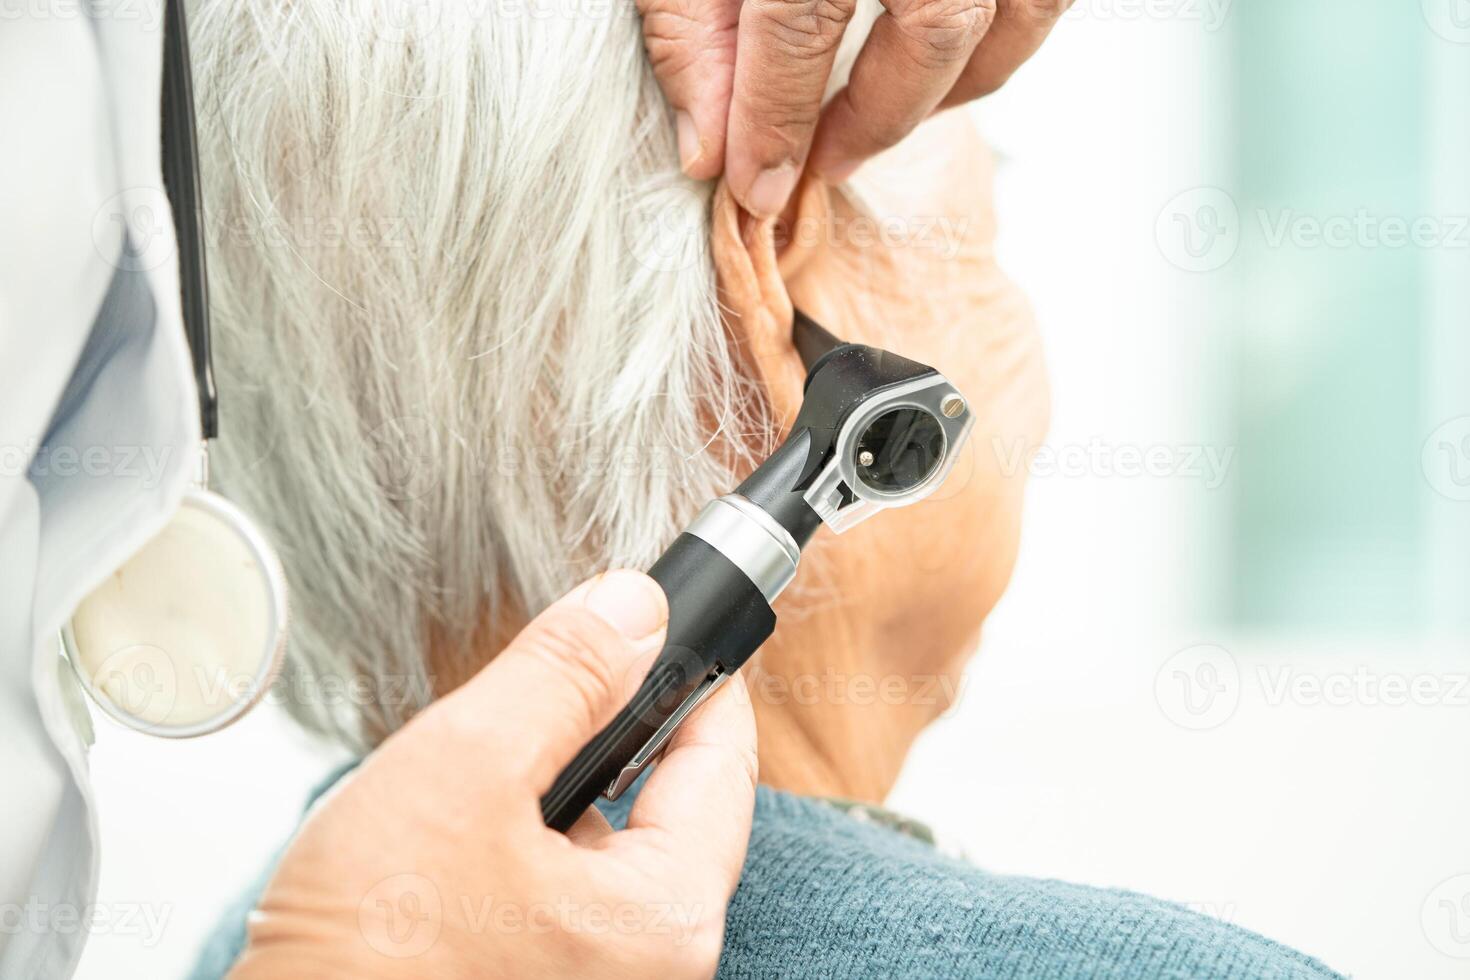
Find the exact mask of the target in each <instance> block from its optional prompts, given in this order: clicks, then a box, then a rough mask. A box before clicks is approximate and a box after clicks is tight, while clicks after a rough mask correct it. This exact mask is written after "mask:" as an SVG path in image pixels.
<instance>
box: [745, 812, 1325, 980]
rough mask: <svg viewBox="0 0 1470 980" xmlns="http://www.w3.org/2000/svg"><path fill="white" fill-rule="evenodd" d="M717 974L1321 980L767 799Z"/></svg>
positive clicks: (1217, 924) (1292, 954)
mask: <svg viewBox="0 0 1470 980" xmlns="http://www.w3.org/2000/svg"><path fill="white" fill-rule="evenodd" d="M726 930H727V931H726V937H725V951H724V954H723V956H722V958H721V960H720V976H721V977H731V978H739V977H765V976H777V975H780V976H791V975H796V976H813V977H815V976H844V977H849V976H852V977H856V976H884V977H969V976H984V977H1047V978H1083V977H1087V978H1109V977H1116V978H1124V977H1126V978H1130V980H1152V978H1218V980H1233V978H1237V977H1238V978H1242V980H1244V978H1253V980H1254V978H1318V977H1335V976H1337V974H1335V973H1334V972H1333V971H1331V970H1329V969H1327V968H1326V967H1325V966H1323V965H1322V964H1320V963H1318V962H1316V961H1315V960H1312V959H1310V958H1309V957H1306V956H1304V955H1302V954H1300V953H1298V952H1296V951H1295V950H1292V949H1289V948H1288V947H1285V946H1282V945H1280V944H1279V943H1275V942H1272V941H1271V940H1269V939H1266V938H1264V937H1262V936H1258V935H1256V934H1254V933H1251V932H1247V931H1246V930H1243V929H1240V928H1237V927H1235V926H1231V925H1229V924H1227V923H1224V922H1221V921H1219V920H1216V919H1211V918H1208V917H1206V916H1203V915H1199V914H1197V913H1194V912H1191V911H1189V910H1188V909H1186V908H1184V907H1183V906H1179V905H1174V904H1171V903H1168V902H1162V901H1158V900H1156V899H1152V898H1148V897H1147V896H1144V895H1138V894H1135V893H1132V892H1125V891H1118V890H1111V889H1097V888H1088V887H1085V886H1081V885H1073V884H1068V883H1065V882H1061V881H1052V880H1044V879H1034V878H1020V877H1013V876H1008V875H996V874H989V873H987V872H985V871H982V870H981V869H979V868H976V867H974V866H972V865H969V864H966V863H964V862H962V861H958V860H955V859H953V858H950V857H947V856H945V855H943V854H941V853H939V852H938V851H936V850H935V849H934V848H932V847H930V846H928V845H927V844H925V843H923V842H921V841H919V840H916V839H914V838H912V837H910V836H907V835H904V834H900V833H897V832H895V831H893V830H891V829H888V828H887V827H882V826H877V825H874V824H871V823H865V822H860V821H858V820H854V819H852V818H851V817H850V816H848V815H846V814H844V813H843V812H841V811H839V810H837V809H835V808H833V807H831V806H827V805H825V804H823V803H821V802H819V801H816V800H810V799H806V798H801V797H795V796H790V795H788V794H784V793H779V792H774V791H770V790H767V789H765V788H764V787H763V788H762V789H761V790H760V794H759V796H758V798H757V804H756V818H755V826H754V830H753V832H752V836H751V843H750V851H749V856H748V858H747V860H746V866H745V872H744V875H743V876H742V878H741V881H740V886H739V888H738V890H737V891H736V893H735V897H734V899H733V901H732V902H731V906H730V911H729V916H728V919H727V925H726Z"/></svg>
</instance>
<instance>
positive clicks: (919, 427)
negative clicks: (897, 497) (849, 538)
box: [854, 407, 944, 493]
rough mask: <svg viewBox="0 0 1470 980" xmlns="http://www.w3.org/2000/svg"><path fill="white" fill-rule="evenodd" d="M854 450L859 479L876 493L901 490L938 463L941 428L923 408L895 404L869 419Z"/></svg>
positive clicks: (919, 480)
mask: <svg viewBox="0 0 1470 980" xmlns="http://www.w3.org/2000/svg"><path fill="white" fill-rule="evenodd" d="M855 453H856V457H855V460H854V462H855V463H856V468H857V476H858V479H859V480H861V481H862V482H863V483H864V484H866V485H867V486H869V487H871V488H872V489H874V490H877V491H878V492H879V493H903V492H905V491H907V490H912V489H913V488H914V487H916V486H918V485H919V484H921V483H923V482H924V480H926V479H927V478H928V477H929V474H930V473H933V472H934V470H935V468H936V467H938V466H939V461H940V459H942V458H943V456H944V430H943V429H942V428H940V426H939V420H938V419H936V418H935V417H934V416H933V415H931V414H930V413H929V412H926V411H925V410H924V409H922V408H913V407H908V408H895V409H894V410H893V411H891V412H884V413H883V414H882V415H880V416H878V417H877V418H876V419H874V420H873V421H872V422H870V423H868V428H867V429H866V430H865V431H864V432H863V434H862V435H861V436H860V437H859V438H858V444H857V449H856V450H855Z"/></svg>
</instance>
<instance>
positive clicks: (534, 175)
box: [191, 0, 858, 749]
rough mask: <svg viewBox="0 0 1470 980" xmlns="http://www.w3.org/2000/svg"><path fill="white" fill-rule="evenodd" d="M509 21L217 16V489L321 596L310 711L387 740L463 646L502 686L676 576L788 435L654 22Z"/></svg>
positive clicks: (307, 590) (614, 18)
mask: <svg viewBox="0 0 1470 980" xmlns="http://www.w3.org/2000/svg"><path fill="white" fill-rule="evenodd" d="M483 4H484V5H483V6H478V7H477V6H476V3H475V0H459V2H451V0H445V2H434V3H429V4H423V3H418V4H408V5H405V4H403V3H392V2H385V3H382V4H376V3H371V2H351V0H348V2H343V3H338V2H331V3H302V2H299V0H243V2H242V0H201V2H199V3H198V4H197V5H196V6H197V9H196V11H195V13H194V16H193V18H192V23H191V37H192V46H193V55H194V63H195V68H194V74H195V84H196V93H197V94H196V98H197V102H198V113H199V127H200V138H201V157H202V160H201V166H202V170H203V178H204V184H205V188H206V196H205V212H206V216H207V225H208V228H209V234H210V246H211V248H210V254H209V269H210V289H211V305H212V310H213V316H214V326H215V336H216V342H215V358H214V363H215V367H216V370H217V372H218V381H219V389H220V419H221V430H222V431H221V438H220V440H219V442H218V446H217V449H216V452H215V458H216V461H217V462H216V464H215V473H216V476H217V482H218V484H219V485H220V487H221V489H222V490H223V491H224V492H225V493H226V494H227V495H229V496H230V497H232V498H233V499H235V500H237V501H238V502H240V503H241V504H242V506H244V507H246V508H247V509H248V510H249V511H251V512H252V513H253V514H255V515H256V516H257V518H258V519H260V520H262V522H263V523H264V524H265V525H266V527H267V528H268V529H269V531H270V532H271V535H272V537H273V539H274V541H275V543H276V546H277V548H278V549H279V551H280V554H281V559H282V562H283V564H284V566H285V569H286V572H287V576H288V579H289V581H290V586H291V595H292V600H291V601H292V610H291V612H292V631H291V639H290V654H289V657H288V666H287V675H286V677H285V682H286V684H287V691H288V694H289V695H290V696H289V697H288V704H289V705H290V706H291V707H292V709H293V712H294V713H295V714H296V715H297V717H298V718H300V719H301V720H302V721H303V723H305V724H306V725H307V726H308V727H310V728H313V729H315V730H318V731H322V732H326V733H329V734H331V735H333V736H335V737H336V738H338V739H340V740H342V741H344V742H345V743H347V744H348V745H350V746H352V747H354V748H357V749H365V748H369V747H371V746H372V745H375V744H376V743H378V742H379V741H381V740H382V739H383V738H385V737H386V736H387V735H388V734H389V733H391V732H392V731H393V730H394V729H396V728H397V727H399V726H400V725H401V724H402V723H403V722H404V721H405V720H406V719H407V718H408V717H409V716H411V715H412V714H413V713H414V712H415V711H416V710H418V709H420V708H422V707H423V706H424V704H426V703H427V702H428V700H430V698H431V697H432V694H433V690H432V685H431V683H430V680H431V679H430V678H429V676H428V667H427V666H426V663H425V653H426V651H427V650H428V648H429V645H430V642H431V640H432V642H433V645H434V649H435V651H436V654H438V653H441V652H443V651H448V655H449V656H450V658H451V662H452V663H454V664H456V665H458V668H461V669H462V668H467V667H470V666H472V665H473V664H475V663H478V662H479V661H480V660H481V659H483V656H482V655H479V656H477V655H476V653H475V651H474V649H473V643H474V642H475V640H476V638H477V637H483V635H484V633H483V630H484V628H485V627H486V626H487V625H488V624H497V623H506V622H510V623H514V622H516V621H518V619H519V618H521V617H523V616H526V615H530V614H534V613H535V612H536V611H538V610H539V609H541V608H543V607H544V606H545V605H546V604H548V603H549V602H551V601H552V600H553V599H554V598H555V597H557V596H558V595H560V594H562V593H563V592H565V591H566V590H567V589H568V588H570V587H571V586H572V585H573V584H575V583H576V582H577V581H579V580H581V579H582V578H585V577H586V576H587V575H589V574H591V573H592V572H594V571H596V570H599V569H602V568H605V567H610V566H621V565H628V566H633V567H646V566H647V565H648V564H649V563H650V562H651V561H652V560H653V559H654V558H655V557H656V556H657V554H658V552H659V551H660V550H661V548H662V547H664V546H665V545H667V543H668V541H669V540H670V539H671V538H672V537H673V536H674V534H675V533H677V531H678V529H679V528H680V527H681V526H682V525H683V524H684V523H685V522H687V521H688V519H689V518H690V517H692V515H693V513H694V512H695V511H696V510H697V509H698V507H699V506H700V505H701V503H702V502H703V501H705V500H707V499H709V498H710V497H712V496H716V495H718V494H719V493H722V492H725V491H726V490H728V489H729V488H730V487H731V486H732V485H733V483H734V480H735V476H736V475H737V474H738V473H741V472H743V471H744V470H746V469H748V467H749V465H750V462H751V454H753V453H756V452H760V451H762V450H764V449H765V448H767V447H768V441H769V439H770V437H771V425H770V420H769V419H768V418H767V413H766V408H765V404H764V400H763V397H762V395H761V393H760V392H759V391H758V390H757V389H756V388H755V386H754V385H753V384H752V383H751V382H750V380H749V378H748V377H747V374H746V372H745V369H744V367H743V366H742V364H741V362H740V360H739V356H738V352H737V351H735V350H734V349H733V348H732V344H731V342H730V339H729V338H728V337H727V335H726V333H725V331H724V328H723V326H722V322H721V317H720V313H719V309H718V305H717V299H716V293H715V280H714V272H713V268H712V265H711V261H710V256H709V254H708V252H709V214H708V211H709V202H710V190H711V188H710V185H707V184H699V183H695V182H692V181H689V180H687V179H685V178H684V177H682V176H681V175H680V174H679V170H678V153H677V147H676V143H675V137H674V131H673V125H672V118H671V114H670V111H669V109H668V106H667V104H666V103H665V101H664V100H663V97H662V95H661V94H660V92H659V89H658V86H657V84H656V82H655V80H654V77H653V74H652V71H651V69H650V67H649V64H648V61H647V58H646V56H645V54H644V48H643V44H642V39H641V35H640V26H639V22H638V19H637V17H636V15H635V14H634V13H633V12H632V6H631V4H630V3H626V2H622V0H617V2H614V0H556V2H553V3H550V4H548V3H546V2H545V0H542V2H540V3H539V4H538V3H536V2H534V0H526V2H523V3H519V5H518V6H513V5H511V3H510V2H509V0H500V2H499V3H498V4H496V5H493V9H492V4H491V0H483ZM553 8H554V9H553ZM394 11H396V12H397V14H398V15H400V17H399V19H398V20H394V19H393V17H392V14H393V12H394ZM548 11H550V13H549V14H548V13H547V12H548ZM403 15H407V16H406V19H404V16H403ZM853 33H858V32H853ZM437 662H440V661H437V659H436V663H437ZM334 679H335V680H336V681H337V682H338V684H337V686H336V688H335V694H334V687H333V680H334ZM343 679H347V680H355V681H356V683H363V682H365V683H366V684H367V685H368V686H367V689H366V692H365V694H362V692H360V694H362V696H352V694H351V689H350V688H348V689H343V688H342V686H341V683H340V682H341V681H342V680H343ZM358 679H360V680H358ZM390 684H391V685H392V686H391V687H389V686H388V685H390Z"/></svg>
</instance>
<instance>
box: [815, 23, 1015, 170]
mask: <svg viewBox="0 0 1470 980" xmlns="http://www.w3.org/2000/svg"><path fill="white" fill-rule="evenodd" d="M995 2H996V0H888V2H887V4H886V6H887V7H888V12H887V13H885V14H882V15H881V16H879V18H878V19H877V20H876V21H874V22H873V30H872V33H870V34H869V35H868V40H867V43H865V44H864V45H863V49H862V51H860V52H858V57H857V61H855V62H854V63H853V66H852V77H851V78H850V79H849V80H848V83H847V87H846V88H844V89H843V90H842V91H841V92H838V93H837V95H836V97H835V98H833V99H832V102H831V104H829V105H828V106H827V108H826V110H825V111H824V112H823V113H822V125H821V128H820V130H819V131H818V133H817V141H816V145H815V146H814V147H813V148H812V160H811V164H812V169H813V170H815V171H816V172H817V175H818V176H820V177H821V178H822V179H823V180H824V181H826V182H827V183H829V184H838V183H841V182H842V181H844V180H846V179H847V177H848V176H849V175H850V174H851V173H852V172H853V171H854V170H856V169H857V167H858V165H859V164H860V163H862V162H863V161H864V160H866V159H867V158H868V157H870V156H872V155H873V154H875V153H877V152H879V151H880V150H886V149H887V148H888V147H890V146H893V145H894V144H895V143H897V142H898V141H899V140H901V139H903V138H904V137H905V136H907V135H908V134H909V133H910V132H911V131H912V130H913V128H914V127H915V126H917V125H918V124H919V123H921V122H923V121H924V119H925V118H927V117H928V115H929V114H930V113H932V112H933V111H934V109H935V107H936V106H938V105H939V101H940V99H942V98H944V96H945V94H946V93H948V92H949V91H950V89H951V88H953V86H954V83H955V80H956V79H957V78H959V76H960V72H961V71H963V70H964V68H965V65H966V63H967V62H968V61H969V59H970V55H971V54H972V53H973V52H974V51H975V46H976V45H977V44H979V43H981V41H980V39H981V38H982V37H984V36H985V31H986V29H987V28H988V27H989V26H990V22H991V17H992V15H993V14H994V12H995Z"/></svg>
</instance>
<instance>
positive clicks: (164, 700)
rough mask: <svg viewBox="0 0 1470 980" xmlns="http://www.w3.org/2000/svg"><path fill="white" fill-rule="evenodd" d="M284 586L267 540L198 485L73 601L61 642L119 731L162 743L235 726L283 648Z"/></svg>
mask: <svg viewBox="0 0 1470 980" xmlns="http://www.w3.org/2000/svg"><path fill="white" fill-rule="evenodd" d="M287 624H288V612H287V604H286V580H285V576H284V574H283V573H282V571H281V564H280V561H279V560H278V559H277V557H276V554H275V551H274V550H273V549H272V548H271V546H270V543H269V542H268V541H267V540H266V538H265V536H264V535H263V534H262V533H261V532H260V530H259V529H258V528H257V527H256V526H255V524H254V523H253V522H252V521H251V520H250V519H249V518H248V517H247V516H246V515H245V514H244V513H243V512H242V511H241V510H240V509H239V508H237V507H236V506H235V505H234V504H232V503H230V502H229V501H228V500H226V499H225V498H223V497H221V496H220V495H218V494H216V493H213V492H211V491H210V490H208V489H207V488H206V487H205V486H204V484H203V481H201V482H200V483H197V484H195V485H194V486H192V487H190V488H189V489H188V490H186V491H185V492H184V497H183V499H182V501H181V502H180V505H179V509H178V511H177V512H176V513H175V514H174V515H173V517H172V518H171V519H170V520H169V522H168V523H167V524H166V525H164V527H163V529H162V530H161V531H159V533H158V534H157V535H155V536H154V537H153V538H152V539H151V540H150V541H149V542H148V543H147V544H145V545H144V546H143V547H142V549H141V550H139V551H138V552H137V553H136V554H134V555H133V556H132V557H131V558H129V559H128V560H127V562H125V563H124V564H123V565H122V566H121V567H120V568H118V569H117V570H116V571H115V572H113V573H112V574H111V575H110V576H108V578H107V579H106V580H105V581H103V582H102V584H101V585H99V586H98V587H97V588H96V589H95V590H93V592H92V593H91V594H90V595H89V596H87V597H86V598H85V599H84V600H82V602H81V604H80V605H79V606H78V607H77V609H76V611H75V612H74V613H73V614H72V618H71V620H70V621H69V622H68V623H67V624H66V626H64V627H63V628H62V634H61V635H62V644H63V646H64V647H65V650H66V654H67V659H68V660H70V661H71V664H72V667H73V668H74V669H75V671H76V674H77V677H78V678H79V679H80V681H81V684H82V687H83V689H84V690H86V692H87V693H88V694H89V695H90V696H91V698H92V700H93V701H94V702H96V704H97V706H98V707H99V708H100V709H101V710H102V711H103V712H104V713H105V714H106V715H108V716H109V717H111V718H112V719H113V720H115V721H117V722H118V723H120V724H122V725H125V726H127V727H128V728H132V729H134V730H136V731H140V732H145V733H147V734H150V735H159V736H164V737H168V738H188V737H192V736H196V735H206V734H209V733H210V732H214V731H218V730H219V729H221V728H223V727H225V726H226V725H229V724H230V723H232V722H234V721H236V720H238V719H239V718H240V717H241V716H243V715H244V714H245V713H246V712H247V711H249V710H250V708H251V707H252V706H254V705H255V704H256V703H257V702H258V701H260V699H261V698H262V697H263V696H264V695H265V693H266V691H268V690H269V689H270V685H271V684H272V683H273V682H274V680H275V678H276V675H277V674H278V673H279V671H280V667H281V661H282V658H283V654H284V652H285V648H286V633H287Z"/></svg>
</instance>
